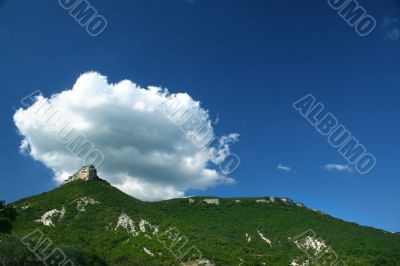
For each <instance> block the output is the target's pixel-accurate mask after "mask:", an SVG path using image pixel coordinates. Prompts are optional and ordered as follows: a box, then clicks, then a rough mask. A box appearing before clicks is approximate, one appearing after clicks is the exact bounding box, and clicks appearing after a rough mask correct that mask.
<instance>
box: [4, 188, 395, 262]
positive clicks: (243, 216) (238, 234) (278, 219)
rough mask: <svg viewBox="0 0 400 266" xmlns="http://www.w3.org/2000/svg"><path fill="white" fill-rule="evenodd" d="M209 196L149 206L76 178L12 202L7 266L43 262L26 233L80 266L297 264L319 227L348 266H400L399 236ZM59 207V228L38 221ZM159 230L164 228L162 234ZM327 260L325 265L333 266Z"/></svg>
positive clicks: (291, 208) (291, 209) (305, 212)
mask: <svg viewBox="0 0 400 266" xmlns="http://www.w3.org/2000/svg"><path fill="white" fill-rule="evenodd" d="M83 197H88V198H90V199H93V200H95V201H96V202H97V203H94V204H88V205H86V206H84V211H83V210H79V208H77V204H78V200H79V199H81V198H83ZM206 198H215V197H194V198H192V199H193V200H194V202H192V203H189V200H188V199H173V200H167V201H160V202H152V203H151V202H142V201H139V200H137V199H134V198H132V197H130V196H128V195H126V194H124V193H122V192H121V191H119V190H118V189H116V188H114V187H112V186H110V185H109V184H108V183H106V182H104V181H89V182H84V181H74V182H71V183H68V184H65V185H63V186H61V187H59V188H57V189H54V190H52V191H50V192H48V193H43V194H41V195H37V196H33V197H30V198H26V199H22V200H19V201H17V202H14V203H13V204H12V206H13V207H14V208H15V210H17V212H18V217H17V220H16V222H15V223H14V228H13V230H12V236H11V237H3V238H2V239H0V263H1V262H4V263H5V265H24V264H23V263H24V262H25V263H26V264H25V265H35V264H34V263H33V262H35V261H38V260H37V258H36V257H35V256H34V255H33V254H32V252H30V251H29V250H28V249H27V248H26V247H27V246H26V244H23V243H25V242H26V241H24V239H26V237H25V236H26V235H29V234H32V232H34V231H35V230H40V232H42V233H43V235H44V236H45V237H46V238H48V239H50V240H51V241H52V244H53V246H54V247H58V248H60V249H61V250H63V251H64V253H65V255H66V256H67V257H68V259H70V260H71V261H73V262H74V263H75V264H77V265H78V264H79V265H179V264H180V262H179V260H178V259H177V258H176V256H175V255H178V256H179V255H180V254H182V253H180V252H179V251H181V252H183V253H184V252H185V251H186V250H189V248H190V247H192V246H195V247H196V248H198V250H199V251H200V252H201V255H202V257H203V258H207V259H209V260H210V261H211V262H213V263H214V264H215V265H239V264H240V263H242V265H289V264H290V263H291V262H292V261H293V260H294V259H296V260H297V261H299V262H301V261H305V260H306V259H307V256H306V254H305V253H304V252H303V251H302V250H300V249H299V248H298V246H297V245H296V244H295V243H294V241H293V240H294V239H296V236H299V235H301V234H302V233H303V232H305V231H307V230H310V229H311V230H312V231H313V232H315V234H316V236H315V238H316V239H317V238H318V239H319V238H320V239H322V240H323V241H324V243H325V244H326V246H327V247H331V248H332V250H334V252H335V253H336V254H337V256H338V257H339V258H340V259H341V260H342V261H344V262H346V264H347V265H390V266H393V265H400V235H399V234H393V233H389V232H385V231H383V230H378V229H374V228H369V227H363V226H359V225H357V224H354V223H349V222H345V221H342V220H339V219H335V218H333V217H331V216H329V215H326V214H322V213H320V212H315V211H312V210H310V209H307V208H304V207H297V206H295V205H293V204H288V203H283V202H280V201H278V202H276V203H264V202H263V203H260V202H256V200H257V199H259V198H257V199H255V198H241V199H240V202H237V200H239V199H236V198H235V199H232V198H224V199H219V203H220V204H219V205H216V204H208V203H206V202H204V201H203V200H204V199H206ZM63 208H64V210H65V213H64V214H63V215H62V214H61V210H62V209H63ZM51 210H58V211H60V213H57V214H56V215H54V216H53V217H52V218H51V222H52V223H53V224H54V226H44V225H43V224H42V223H40V222H37V221H36V220H39V219H41V217H42V216H43V214H45V213H47V212H49V211H51ZM122 214H126V215H127V216H129V218H130V219H131V220H132V221H133V222H134V225H135V231H134V232H136V234H137V235H135V233H132V231H130V232H128V231H129V230H130V228H129V226H128V229H125V228H123V227H122V226H119V227H117V224H118V220H119V217H120V216H121V215H122ZM141 220H145V221H147V222H148V223H149V224H147V223H145V222H143V223H142V229H145V232H143V231H141V230H140V228H141V227H140V226H139V221H141ZM152 226H157V228H158V230H159V231H158V232H157V233H154V232H155V229H154V228H155V227H152ZM171 228H175V229H171ZM170 229H171V230H170ZM168 230H170V231H168ZM174 230H178V231H179V235H180V236H184V237H186V238H187V239H188V243H187V244H186V245H184V246H183V247H182V249H180V250H179V248H180V247H181V246H182V242H184V238H183V241H181V242H178V244H177V245H176V246H175V247H173V248H172V249H171V250H168V249H167V248H166V247H165V246H164V244H163V243H165V245H166V246H170V245H171V244H172V243H173V240H172V239H173V238H174V237H173V236H172V233H171V232H174ZM166 231H167V232H166ZM175 232H176V231H175ZM259 233H261V234H262V235H263V236H265V238H267V239H268V240H270V241H271V244H268V243H267V242H266V241H265V240H263V239H262V238H261V237H260V235H259ZM246 234H248V236H250V237H251V240H250V241H248V238H246ZM171 236H172V237H171ZM174 236H176V235H175V234H174ZM24 237H25V238H24ZM21 239H22V241H21ZM32 241H35V240H32ZM163 241H164V242H163ZM145 250H147V251H148V252H149V253H150V254H149V253H148V252H146V251H145ZM195 251H196V250H195V249H192V250H191V252H189V253H188V254H187V255H186V256H184V257H183V258H182V261H183V262H185V261H191V260H195V259H196V258H198V257H199V256H200V255H199V253H196V252H195ZM309 253H310V254H311V255H313V252H311V251H309ZM174 254H175V255H174ZM327 258H328V256H325V258H322V260H323V261H327V260H331V261H333V259H332V258H328V259H327ZM319 262H321V259H320V260H319ZM18 263H20V264H18ZM264 263H265V264H264ZM327 265H328V264H327Z"/></svg>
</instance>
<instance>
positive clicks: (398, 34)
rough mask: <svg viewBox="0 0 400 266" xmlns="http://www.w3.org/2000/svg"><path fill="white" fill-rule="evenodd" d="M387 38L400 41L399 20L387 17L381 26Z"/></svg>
mask: <svg viewBox="0 0 400 266" xmlns="http://www.w3.org/2000/svg"><path fill="white" fill-rule="evenodd" d="M381 27H382V30H383V32H384V34H385V38H386V39H388V40H391V41H397V40H398V39H400V23H399V20H398V19H397V18H394V17H391V16H385V17H384V18H383V21H382V24H381Z"/></svg>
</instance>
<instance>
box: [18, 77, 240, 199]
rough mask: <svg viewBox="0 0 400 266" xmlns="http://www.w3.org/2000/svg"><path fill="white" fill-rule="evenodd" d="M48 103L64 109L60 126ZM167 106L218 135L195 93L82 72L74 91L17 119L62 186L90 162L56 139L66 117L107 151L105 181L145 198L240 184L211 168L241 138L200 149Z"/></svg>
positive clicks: (28, 147)
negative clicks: (186, 113) (177, 108)
mask: <svg viewBox="0 0 400 266" xmlns="http://www.w3.org/2000/svg"><path fill="white" fill-rule="evenodd" d="M41 102H46V103H48V104H49V105H50V106H51V107H52V110H56V111H57V114H56V115H54V117H57V118H58V120H57V121H52V122H51V123H50V122H48V123H45V124H44V123H43V120H47V119H48V120H49V121H51V120H55V119H54V118H53V117H50V116H49V114H47V113H46V112H45V110H42V109H46V108H42V109H40V107H39V105H40V103H41ZM165 102H168V103H173V104H168V105H167V108H169V107H168V106H175V104H178V105H180V106H184V107H185V108H187V109H190V110H191V113H193V114H195V115H196V116H197V117H199V118H201V121H202V124H204V127H205V129H206V131H207V132H208V133H210V134H211V136H214V129H213V127H212V123H211V121H210V119H209V115H208V111H207V110H204V109H203V108H201V107H200V103H199V102H197V101H194V100H193V99H192V98H191V97H190V95H188V94H186V93H177V94H171V93H169V92H168V91H167V90H166V89H161V88H158V87H148V88H141V87H139V86H138V85H136V84H135V83H133V82H131V81H129V80H123V81H121V82H119V83H116V84H109V83H108V81H107V78H106V77H105V76H102V75H100V74H99V73H96V72H90V73H85V74H83V75H81V76H80V77H79V78H78V80H77V81H76V83H75V85H74V86H73V88H72V89H67V90H64V91H62V92H61V93H58V94H54V95H52V96H51V97H49V98H44V97H43V96H40V97H37V98H36V99H35V101H34V103H33V104H32V105H30V106H28V107H27V108H26V109H23V108H20V109H19V110H17V111H16V113H15V114H14V122H15V125H16V126H17V128H18V130H19V132H20V134H21V136H22V137H23V139H22V142H21V145H20V149H21V150H22V151H25V152H26V153H28V154H30V156H32V157H33V158H34V159H35V160H38V161H41V162H42V163H44V164H45V165H46V166H47V167H49V168H50V169H52V170H53V172H54V179H55V180H56V181H57V182H58V183H61V182H62V181H63V180H64V179H66V177H68V176H69V175H71V174H73V173H74V172H75V171H76V170H77V169H78V168H80V167H81V166H82V164H83V162H82V160H79V159H78V158H77V157H76V156H75V155H74V154H73V153H71V152H70V151H69V150H68V149H67V148H66V146H65V145H63V144H62V143H60V141H59V140H58V138H57V133H59V132H60V130H62V129H60V128H61V126H60V124H62V123H60V122H59V120H63V122H64V121H65V122H68V123H69V124H68V125H69V126H70V127H71V128H74V129H75V130H76V131H75V132H79V134H82V135H83V136H85V137H86V138H87V140H89V141H90V142H91V143H93V145H94V146H95V148H97V149H98V150H100V151H101V152H102V153H103V154H104V158H105V159H104V163H103V164H102V165H101V167H100V169H98V172H99V176H100V177H101V178H104V179H106V180H108V181H109V182H110V183H111V184H113V185H115V186H116V187H118V188H120V189H121V190H123V191H124V192H126V193H128V194H130V195H132V196H134V197H137V198H139V199H143V200H159V199H168V198H173V197H183V196H184V192H185V191H186V190H188V189H206V188H209V187H211V186H215V185H218V184H230V183H234V180H233V179H231V178H227V177H224V176H222V175H221V174H219V173H218V172H217V171H216V170H214V169H213V168H212V167H210V165H211V164H210V163H211V162H214V163H218V162H220V161H221V158H222V157H223V154H224V153H226V152H229V151H230V144H232V143H234V142H236V141H238V136H239V135H238V134H236V133H232V134H229V135H227V136H223V137H221V138H220V139H219V141H218V142H217V145H216V146H214V145H213V147H205V146H204V145H203V146H201V145H200V146H199V145H196V144H195V143H194V142H193V141H192V140H191V138H190V137H188V135H187V134H185V133H184V132H183V131H182V130H181V129H180V128H179V127H178V126H177V125H176V124H175V123H174V122H173V121H172V120H171V119H170V118H169V116H168V114H167V113H168V112H165V110H162V109H161V108H159V106H160V105H161V104H162V103H165ZM164 108H165V106H164ZM170 108H172V107H170ZM38 110H40V111H38ZM167 111H171V112H173V111H174V110H167ZM48 113H50V112H48ZM46 116H48V117H47V118H45V117H46ZM60 117H62V119H60ZM64 134H65V135H66V133H65V132H64ZM71 135H72V134H71ZM66 137H67V136H66ZM70 139H72V140H73V138H70Z"/></svg>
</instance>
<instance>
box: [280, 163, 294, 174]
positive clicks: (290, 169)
mask: <svg viewBox="0 0 400 266" xmlns="http://www.w3.org/2000/svg"><path fill="white" fill-rule="evenodd" d="M276 169H278V170H281V171H286V172H290V171H292V167H290V166H287V165H283V164H281V163H280V164H278V165H277V166H276Z"/></svg>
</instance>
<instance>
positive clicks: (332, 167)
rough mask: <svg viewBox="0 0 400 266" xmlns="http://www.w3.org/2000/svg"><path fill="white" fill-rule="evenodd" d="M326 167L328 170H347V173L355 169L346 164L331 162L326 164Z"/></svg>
mask: <svg viewBox="0 0 400 266" xmlns="http://www.w3.org/2000/svg"><path fill="white" fill-rule="evenodd" d="M324 169H325V170H328V171H339V172H346V173H352V172H353V169H352V168H351V167H350V166H348V165H345V164H333V163H329V164H326V165H324Z"/></svg>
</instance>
